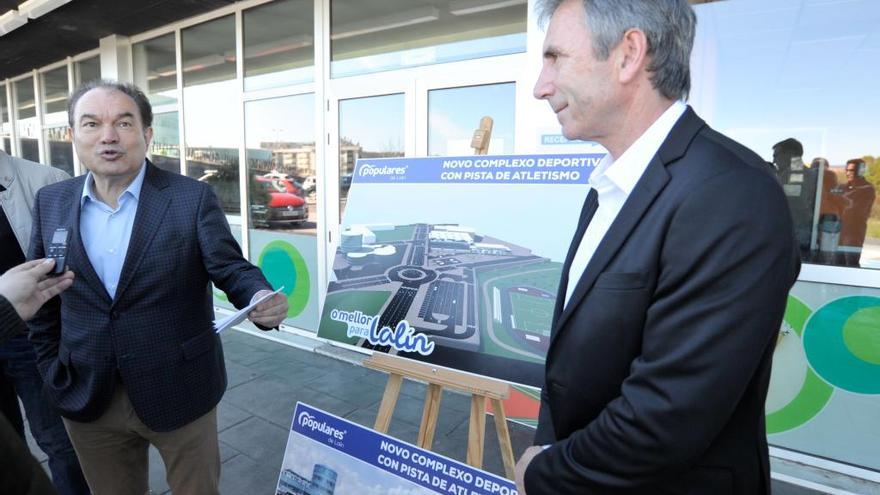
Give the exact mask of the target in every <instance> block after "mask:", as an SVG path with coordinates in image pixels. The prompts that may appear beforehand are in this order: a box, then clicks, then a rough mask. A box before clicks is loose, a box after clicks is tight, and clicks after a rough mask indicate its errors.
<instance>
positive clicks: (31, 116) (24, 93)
mask: <svg viewBox="0 0 880 495" xmlns="http://www.w3.org/2000/svg"><path fill="white" fill-rule="evenodd" d="M13 88H14V89H15V102H16V103H15V109H16V112H17V114H18V115H17V116H18V119H17V122H16V123H17V124H18V143H19V147H20V149H21V157H22V158H24V159H25V160H31V161H34V162H39V161H40V150H39V144H38V136H39V133H40V123H39V122H38V121H37V105H36V100H35V99H34V79H33V77H26V78H24V79H21V80H19V81H15V83H13Z"/></svg>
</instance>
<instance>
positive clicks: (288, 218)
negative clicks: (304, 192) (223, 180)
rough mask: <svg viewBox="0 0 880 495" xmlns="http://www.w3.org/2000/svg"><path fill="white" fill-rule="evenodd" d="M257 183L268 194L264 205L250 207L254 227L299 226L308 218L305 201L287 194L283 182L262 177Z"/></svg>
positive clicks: (294, 195)
mask: <svg viewBox="0 0 880 495" xmlns="http://www.w3.org/2000/svg"><path fill="white" fill-rule="evenodd" d="M256 180H257V183H258V184H260V185H261V186H262V188H263V189H264V190H265V191H266V192H267V193H268V194H269V199H268V202H267V203H266V204H265V206H264V205H261V204H259V203H258V204H253V205H251V220H252V221H253V223H254V225H255V226H264V227H272V226H274V225H280V224H287V225H292V224H301V223H303V222H305V221H306V220H308V218H309V205H307V204H306V200H305V199H303V198H302V197H300V196H297V195H296V194H293V193H291V192H288V190H287V187H286V185H285V184H284V182H287V181H279V180H273V179H266V178H263V177H257V178H256Z"/></svg>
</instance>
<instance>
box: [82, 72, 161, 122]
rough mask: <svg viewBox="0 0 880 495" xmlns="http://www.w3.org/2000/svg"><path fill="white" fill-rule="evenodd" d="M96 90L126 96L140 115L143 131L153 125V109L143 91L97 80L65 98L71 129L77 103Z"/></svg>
mask: <svg viewBox="0 0 880 495" xmlns="http://www.w3.org/2000/svg"><path fill="white" fill-rule="evenodd" d="M98 88H101V89H111V90H114V91H119V92H120V93H124V94H126V95H128V97H129V98H131V99H132V100H134V103H135V104H136V105H137V107H138V113H140V114H141V124H143V126H144V129H146V128H147V127H150V126H152V125H153V107H152V105H150V100H149V99H148V98H147V96H146V95H145V94H144V92H143V91H141V90H140V89H139V88H138V87H137V86H135V85H134V84H128V83H120V82H117V81H111V80H109V79H98V80H94V81H89V82H87V83H84V84H81V85H80V86H79V87H78V88H76V89H75V90H74V91H73V93H71V94H70V96H69V97H68V98H67V122H68V124H70V128H71V129H73V113H74V111H76V104H77V102H79V99H80V98H82V97H83V95H85V94H86V93H88V92H89V91H91V90H93V89H98Z"/></svg>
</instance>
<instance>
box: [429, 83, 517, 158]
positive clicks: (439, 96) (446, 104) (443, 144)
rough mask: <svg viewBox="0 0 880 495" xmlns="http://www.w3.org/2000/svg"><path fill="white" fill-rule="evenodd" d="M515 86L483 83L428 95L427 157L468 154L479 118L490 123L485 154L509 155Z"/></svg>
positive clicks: (433, 91) (511, 140)
mask: <svg viewBox="0 0 880 495" xmlns="http://www.w3.org/2000/svg"><path fill="white" fill-rule="evenodd" d="M515 101H516V84H514V83H502V84H487V85H485V86H470V87H465V88H449V89H435V90H432V91H429V92H428V155H431V156H456V155H472V154H474V149H473V148H471V138H472V137H473V134H474V130H475V129H478V128H479V127H480V120H481V119H482V118H483V117H486V116H488V117H491V118H492V120H493V126H492V137H491V140H490V141H489V154H496V155H497V154H510V153H513V134H514V108H515Z"/></svg>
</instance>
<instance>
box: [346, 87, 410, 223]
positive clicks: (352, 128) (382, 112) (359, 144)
mask: <svg viewBox="0 0 880 495" xmlns="http://www.w3.org/2000/svg"><path fill="white" fill-rule="evenodd" d="M403 122H404V99H403V93H398V94H392V95H383V96H370V97H366V98H352V99H348V100H340V102H339V216H340V219H341V218H342V213H343V212H344V211H345V204H346V202H347V200H348V190H349V188H351V180H352V173H353V172H354V165H355V163H356V162H357V160H358V158H378V157H395V156H403V153H404V126H403Z"/></svg>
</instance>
